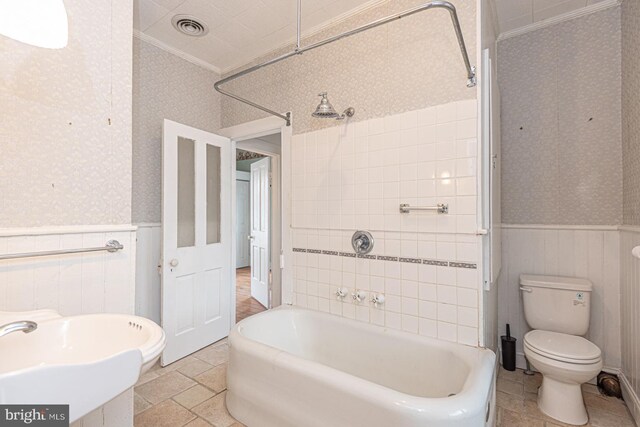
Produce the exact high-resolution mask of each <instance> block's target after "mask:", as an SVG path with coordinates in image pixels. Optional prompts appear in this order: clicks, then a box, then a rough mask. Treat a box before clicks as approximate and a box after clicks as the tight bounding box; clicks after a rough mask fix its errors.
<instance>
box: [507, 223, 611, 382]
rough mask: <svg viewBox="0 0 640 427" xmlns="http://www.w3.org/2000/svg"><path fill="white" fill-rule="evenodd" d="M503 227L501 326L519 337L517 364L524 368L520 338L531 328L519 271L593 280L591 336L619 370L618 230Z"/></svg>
mask: <svg viewBox="0 0 640 427" xmlns="http://www.w3.org/2000/svg"><path fill="white" fill-rule="evenodd" d="M587 228H588V226H587V227H585V228H584V229H574V228H551V227H549V228H547V229H544V228H530V227H529V228H526V226H524V228H504V229H503V230H502V233H503V234H502V272H501V274H500V278H499V284H498V292H499V294H498V298H499V304H498V325H499V333H500V335H504V334H505V324H506V323H510V324H511V333H512V334H513V335H514V336H515V337H516V338H517V339H518V342H517V345H516V351H517V354H518V357H517V364H518V367H522V368H524V366H525V362H524V353H523V347H522V340H523V337H524V334H525V333H527V332H528V331H529V330H530V329H529V327H528V325H527V323H526V321H525V319H524V314H523V310H522V297H521V295H520V291H519V276H520V274H544V275H560V276H575V277H584V278H587V279H589V280H591V282H593V293H592V296H591V298H592V299H591V302H592V306H591V323H590V326H589V333H588V335H587V338H588V339H589V340H591V341H592V342H594V343H595V344H596V345H597V346H598V347H600V349H601V350H602V352H603V360H604V366H605V368H608V369H613V370H615V369H619V368H620V366H621V360H620V348H621V343H620V261H619V260H620V234H619V232H618V231H617V230H616V229H611V230H602V229H600V230H598V229H593V227H592V229H587Z"/></svg>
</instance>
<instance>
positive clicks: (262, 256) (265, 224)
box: [249, 157, 271, 308]
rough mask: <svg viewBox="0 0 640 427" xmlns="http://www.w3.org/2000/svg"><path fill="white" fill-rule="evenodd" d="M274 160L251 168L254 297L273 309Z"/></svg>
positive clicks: (262, 162)
mask: <svg viewBox="0 0 640 427" xmlns="http://www.w3.org/2000/svg"><path fill="white" fill-rule="evenodd" d="M270 175H271V159H270V158H269V157H265V158H264V159H262V160H259V161H257V162H255V163H252V164H251V181H250V182H251V235H250V236H249V241H250V242H251V243H250V246H251V296H252V297H253V298H255V299H256V300H257V301H258V302H259V303H260V304H262V305H264V306H265V307H267V308H269V283H270V280H269V270H270V267H271V262H270V260H271V255H270V251H269V247H270V246H269V245H270V243H269V231H270V225H271V223H270V222H269V221H270V211H271V191H270V190H271V188H270V187H271V185H270Z"/></svg>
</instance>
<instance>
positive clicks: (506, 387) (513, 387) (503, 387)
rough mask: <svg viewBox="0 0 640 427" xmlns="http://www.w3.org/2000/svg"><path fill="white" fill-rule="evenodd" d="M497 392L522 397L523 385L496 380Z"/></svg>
mask: <svg viewBox="0 0 640 427" xmlns="http://www.w3.org/2000/svg"><path fill="white" fill-rule="evenodd" d="M498 391H501V392H504V393H509V394H513V395H515V396H522V395H523V394H524V385H523V384H522V383H521V382H516V381H509V380H507V379H504V378H498Z"/></svg>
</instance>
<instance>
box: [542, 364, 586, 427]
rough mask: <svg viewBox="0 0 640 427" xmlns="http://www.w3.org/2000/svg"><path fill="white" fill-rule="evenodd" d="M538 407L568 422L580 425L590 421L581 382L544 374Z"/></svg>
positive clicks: (549, 414) (559, 419)
mask: <svg viewBox="0 0 640 427" xmlns="http://www.w3.org/2000/svg"><path fill="white" fill-rule="evenodd" d="M538 408H540V410H541V411H542V412H543V413H545V414H546V415H548V416H550V417H551V418H555V419H556V420H558V421H562V422H563V423H566V424H573V425H578V426H579V425H584V424H586V423H587V422H588V421H589V416H588V415H587V409H586V408H585V406H584V400H583V399H582V389H581V388H580V384H567V383H565V382H561V381H557V380H554V379H552V378H549V377H545V376H544V375H543V377H542V385H541V386H540V389H539V390H538Z"/></svg>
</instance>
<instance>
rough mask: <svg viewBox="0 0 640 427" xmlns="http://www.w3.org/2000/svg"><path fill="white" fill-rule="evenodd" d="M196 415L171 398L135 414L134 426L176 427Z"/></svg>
mask: <svg viewBox="0 0 640 427" xmlns="http://www.w3.org/2000/svg"><path fill="white" fill-rule="evenodd" d="M195 418H196V416H195V415H194V414H192V413H191V412H189V411H188V410H186V409H185V408H183V407H182V406H180V405H178V404H177V403H176V402H174V401H173V400H165V401H164V402H162V403H160V404H159V405H156V406H154V407H153V408H150V409H147V410H146V411H144V412H142V413H140V414H138V415H136V416H135V419H134V424H135V426H136V427H178V426H183V425H185V424H187V423H188V422H190V421H191V420H193V419H195Z"/></svg>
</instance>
